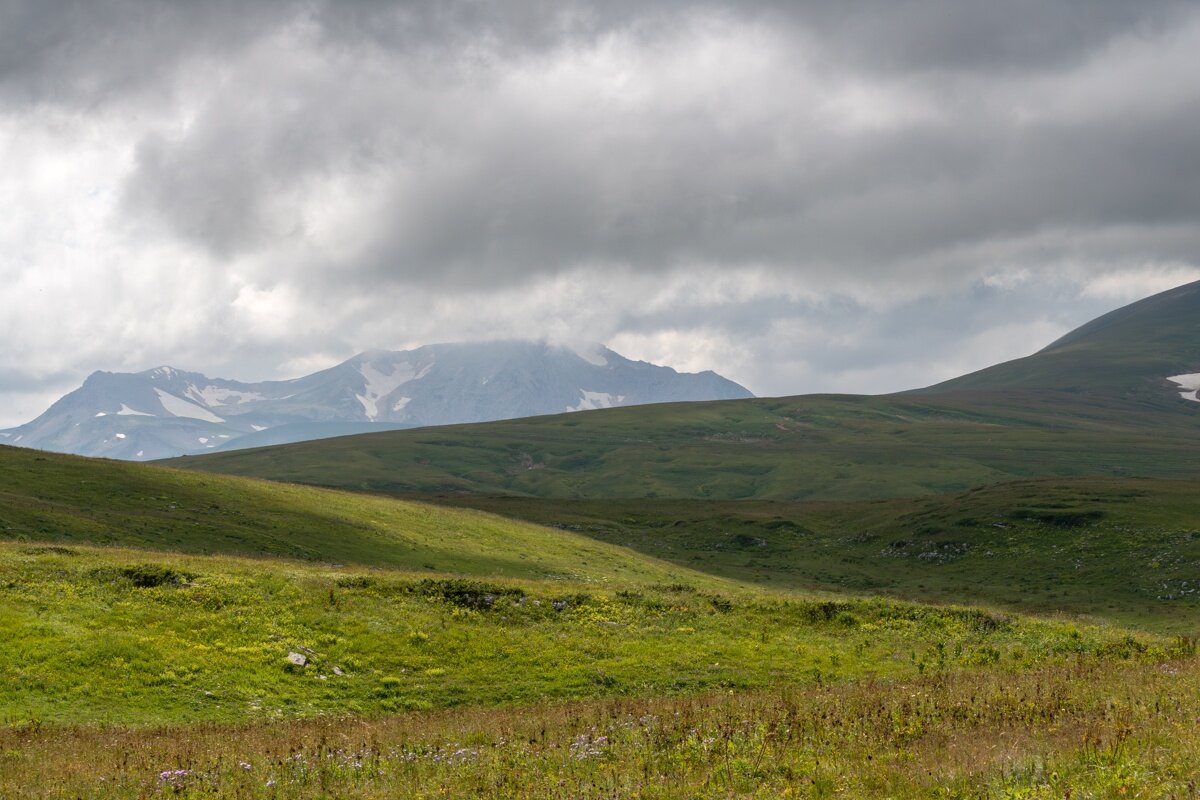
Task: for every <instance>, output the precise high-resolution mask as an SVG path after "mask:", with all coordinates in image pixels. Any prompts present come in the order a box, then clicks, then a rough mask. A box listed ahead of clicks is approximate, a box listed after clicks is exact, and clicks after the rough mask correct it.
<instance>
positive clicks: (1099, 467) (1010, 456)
mask: <svg viewBox="0 0 1200 800" xmlns="http://www.w3.org/2000/svg"><path fill="white" fill-rule="evenodd" d="M1198 298H1200V284H1190V285H1188V286H1185V287H1181V288H1180V289H1176V290H1172V291H1170V292H1166V293H1164V294H1162V295H1158V296H1156V297H1153V298H1149V299H1148V300H1144V301H1141V302H1140V303H1135V304H1134V305H1132V306H1129V307H1127V308H1125V309H1121V310H1118V311H1116V312H1113V313H1112V314H1109V315H1107V316H1106V317H1102V318H1100V319H1098V320H1096V321H1095V322H1093V323H1090V324H1088V325H1085V326H1083V327H1082V328H1080V329H1079V330H1078V331H1076V332H1074V333H1072V334H1069V335H1068V336H1066V337H1064V338H1063V339H1061V340H1060V341H1059V342H1057V343H1055V344H1054V345H1051V346H1050V347H1049V348H1047V349H1046V350H1044V351H1042V352H1041V353H1038V354H1035V355H1033V356H1030V357H1029V358H1027V359H1022V360H1018V361H1015V362H1009V363H1008V364H1002V365H999V366H997V367H994V368H992V370H990V371H989V370H984V371H983V372H981V373H976V374H975V375H972V376H965V377H964V378H962V379H960V380H959V381H951V382H948V383H945V384H941V385H939V386H937V387H930V388H929V389H926V390H923V391H921V392H915V393H905V394H897V395H889V396H879V397H862V396H838V395H810V396H799V397H787V398H772V399H748V400H737V401H721V402H706V403H692V404H686V405H678V404H676V405H671V404H662V405H653V406H644V407H638V408H622V409H611V410H604V411H593V412H589V413H587V414H579V415H556V416H547V417H539V418H533V419H520V420H510V421H504V422H494V423H486V424H478V425H464V426H449V427H440V428H426V429H420V430H410V431H395V432H390V433H379V434H367V435H362V436H354V437H343V438H334V439H327V440H324V441H320V442H307V443H299V444H293V445H287V446H282V447H272V448H261V449H252V450H245V451H241V452H237V453H224V454H211V455H205V456H200V457H194V458H185V459H181V460H178V461H175V462H172V463H174V464H175V465H177V466H181V467H185V468H188V469H196V470H204V471H210V472H218V473H226V474H233V475H244V476H256V477H263V478H270V479H275V480H282V481H290V482H299V483H310V484H318V485H326V486H338V487H343V488H350V489H356V490H366V491H376V492H389V493H422V492H442V493H445V492H470V493H483V494H513V495H521V496H529V497H551V498H572V497H574V498H601V497H620V498H634V497H664V498H665V497H673V498H704V499H739V498H740V499H746V498H757V499H777V500H804V499H809V500H814V499H829V500H852V499H870V498H887V497H904V496H912V495H920V494H930V493H942V492H953V491H962V490H965V489H968V488H970V487H972V486H977V485H980V484H985V483H994V482H1000V481H1007V480H1015V479H1023V478H1035V477H1071V476H1093V475H1095V476H1101V475H1105V476H1113V477H1129V476H1155V477H1165V478H1184V477H1190V476H1193V475H1195V474H1196V464H1195V459H1194V453H1195V452H1196V448H1197V446H1198V445H1200V404H1197V403H1194V402H1190V401H1189V400H1186V399H1184V398H1183V397H1181V387H1180V386H1179V385H1177V384H1175V383H1172V382H1171V381H1169V380H1167V378H1169V377H1171V376H1181V375H1183V374H1187V373H1191V372H1193V371H1195V370H1197V369H1200V366H1198V365H1200V360H1198V359H1200V332H1198V331H1197V329H1196V326H1197V322H1196V320H1197V319H1200V311H1197V309H1196V304H1197V302H1198ZM1181 380H1183V379H1182V378H1181Z"/></svg>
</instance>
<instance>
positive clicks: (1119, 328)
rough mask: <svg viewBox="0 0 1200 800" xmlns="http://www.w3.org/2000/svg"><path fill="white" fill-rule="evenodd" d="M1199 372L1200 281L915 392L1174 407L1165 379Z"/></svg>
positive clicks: (1172, 389) (1172, 390)
mask: <svg viewBox="0 0 1200 800" xmlns="http://www.w3.org/2000/svg"><path fill="white" fill-rule="evenodd" d="M1198 372H1200V281H1197V282H1194V283H1189V284H1186V285H1184V286H1179V287H1177V288H1175V289H1171V290H1169V291H1166V292H1162V293H1161V294H1156V295H1154V296H1153V297H1148V298H1146V299H1144V300H1139V301H1138V302H1136V303H1132V304H1130V305H1127V306H1124V307H1123V308H1118V309H1117V310H1115V311H1112V312H1109V313H1108V314H1105V315H1104V316H1101V317H1098V318H1096V319H1094V320H1092V321H1091V322H1089V323H1087V324H1086V325H1083V326H1081V327H1079V328H1076V329H1075V330H1073V331H1071V332H1070V333H1068V334H1067V335H1066V336H1063V337H1062V338H1061V339H1059V340H1058V341H1055V342H1053V343H1051V344H1050V345H1048V346H1046V347H1045V348H1044V349H1042V350H1040V351H1038V352H1037V353H1034V354H1033V355H1031V356H1026V357H1025V358H1019V359H1016V360H1014V361H1008V362H1005V363H1003V364H997V365H995V366H992V367H988V368H987V369H983V370H980V371H978V372H973V373H971V374H969V375H964V376H962V377H959V378H954V379H952V380H949V381H945V382H944V383H939V384H937V385H935V386H930V387H928V388H926V389H921V390H918V391H917V392H916V393H917V394H940V393H945V392H955V391H978V390H992V389H1054V390H1059V391H1066V392H1101V393H1105V394H1114V395H1122V396H1126V397H1136V398H1138V399H1141V400H1144V401H1148V402H1155V403H1171V404H1173V401H1174V400H1176V399H1178V395H1177V390H1178V388H1179V387H1178V386H1177V385H1176V384H1175V383H1173V382H1171V381H1170V380H1169V378H1171V377H1174V376H1182V375H1189V374H1191V375H1194V374H1195V373H1198ZM1194 388H1196V387H1193V389H1194ZM1193 398H1194V395H1193Z"/></svg>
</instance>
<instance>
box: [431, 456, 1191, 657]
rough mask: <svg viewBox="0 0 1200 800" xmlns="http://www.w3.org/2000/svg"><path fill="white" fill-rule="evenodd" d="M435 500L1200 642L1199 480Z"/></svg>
mask: <svg viewBox="0 0 1200 800" xmlns="http://www.w3.org/2000/svg"><path fill="white" fill-rule="evenodd" d="M433 499H435V500H436V501H437V502H440V503H447V504H455V505H469V506H472V507H475V508H483V509H487V510H489V511H495V512H497V513H500V514H504V515H506V516H510V517H515V518H521V519H527V520H531V521H535V522H539V523H542V524H545V525H553V526H556V527H560V528H563V529H565V530H572V531H578V532H582V533H586V534H587V535H588V536H592V537H594V538H597V539H600V540H602V541H608V542H613V543H615V544H620V545H624V546H628V547H631V548H634V549H636V550H639V551H641V552H644V553H646V554H648V555H652V556H655V557H657V558H661V559H663V560H666V561H672V562H675V563H677V564H679V565H680V566H686V567H689V568H691V569H695V570H698V571H702V572H707V573H709V574H712V575H718V576H723V577H728V578H733V579H737V580H740V581H745V582H751V583H756V584H759V585H763V586H773V587H776V588H783V589H791V590H806V591H811V590H822V591H837V592H850V593H872V594H886V595H891V596H894V597H901V598H908V599H913V600H921V601H923V602H940V603H963V602H965V603H981V604H985V605H989V606H1001V607H1006V608H1010V609H1018V610H1023V611H1034V612H1039V613H1046V612H1053V611H1068V612H1072V613H1075V614H1087V615H1093V616H1096V617H1100V618H1105V619H1113V620H1117V621H1120V622H1123V623H1125V624H1133V625H1138V626H1143V627H1151V628H1155V629H1158V630H1166V631H1172V632H1175V633H1180V634H1186V635H1190V636H1196V635H1200V481H1195V480H1188V481H1166V480H1155V479H1112V478H1104V479H1097V478H1077V479H1070V480H1063V479H1055V480H1038V481H1018V482H1015V483H1005V484H995V485H990V486H985V487H980V488H977V489H973V490H970V491H967V492H962V493H958V494H952V495H937V496H927V497H918V498H900V499H895V500H885V501H856V502H778V501H769V500H735V501H720V500H714V501H699V500H668V499H657V500H656V499H634V500H553V499H542V498H520V497H488V496H479V495H443V496H440V497H437V498H433Z"/></svg>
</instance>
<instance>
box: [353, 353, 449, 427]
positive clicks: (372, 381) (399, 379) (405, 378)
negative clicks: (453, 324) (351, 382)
mask: <svg viewBox="0 0 1200 800" xmlns="http://www.w3.org/2000/svg"><path fill="white" fill-rule="evenodd" d="M432 367H433V364H432V363H430V364H426V365H425V367H424V368H423V369H421V370H420V371H417V370H416V369H415V368H414V367H413V365H412V364H411V363H409V362H407V361H402V362H400V363H398V364H394V365H393V366H392V371H391V372H381V371H380V370H377V369H376V368H375V367H374V365H372V364H370V363H368V362H363V363H362V364H360V365H359V367H358V371H359V374H361V375H362V376H363V380H365V381H366V382H367V383H366V386H365V387H364V389H363V393H362V394H356V395H354V396H355V398H357V399H358V402H360V403H362V407H363V411H364V412H366V415H367V419H369V420H371V421H375V420H377V419H379V401H380V400H382V399H383V398H385V397H387V396H388V395H389V394H391V393H392V392H394V391H396V390H397V389H399V388H400V387H401V386H403V385H404V384H406V383H408V382H409V381H418V380H420V379H421V378H424V377H425V376H426V375H427V374H428V373H429V370H430V369H431V368H432ZM400 408H403V406H400ZM400 408H396V409H394V410H396V411H399V410H400Z"/></svg>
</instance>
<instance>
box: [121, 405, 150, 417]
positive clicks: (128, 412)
mask: <svg viewBox="0 0 1200 800" xmlns="http://www.w3.org/2000/svg"><path fill="white" fill-rule="evenodd" d="M117 416H118V417H153V416H154V415H153V414H147V413H146V412H145V411H138V410H136V409H132V408H130V407H129V406H127V405H125V404H124V403H121V409H120V410H119V411H117Z"/></svg>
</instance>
